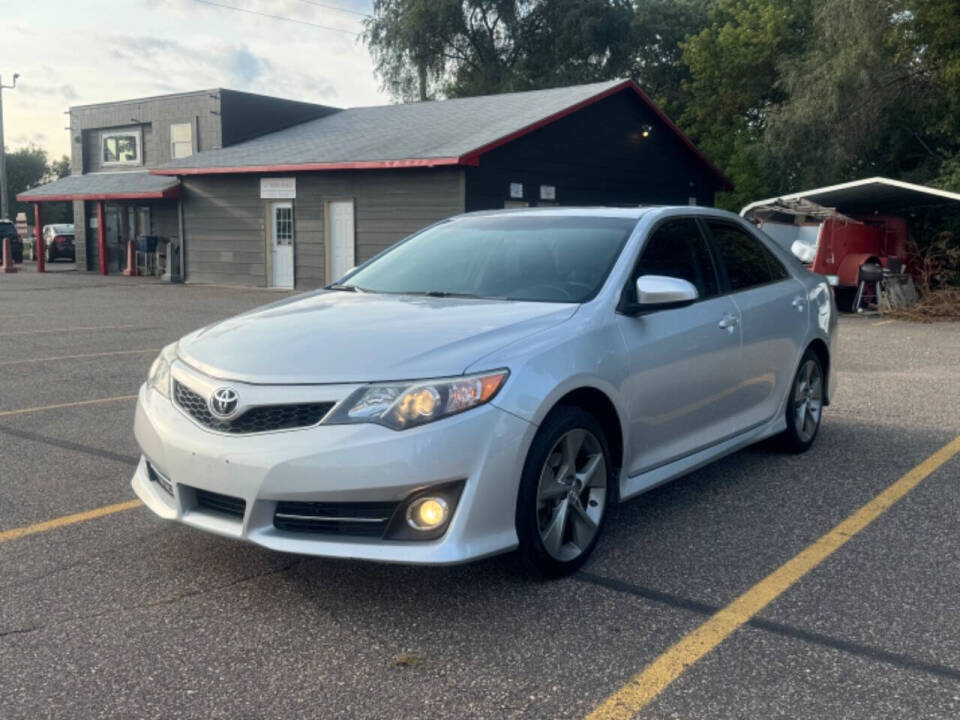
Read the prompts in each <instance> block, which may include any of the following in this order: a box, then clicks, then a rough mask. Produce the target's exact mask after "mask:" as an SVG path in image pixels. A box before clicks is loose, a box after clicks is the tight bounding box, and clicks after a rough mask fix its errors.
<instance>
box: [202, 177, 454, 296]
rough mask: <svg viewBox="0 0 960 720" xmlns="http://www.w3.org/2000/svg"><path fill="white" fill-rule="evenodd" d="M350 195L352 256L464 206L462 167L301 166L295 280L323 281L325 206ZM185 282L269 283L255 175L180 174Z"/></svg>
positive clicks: (305, 284)
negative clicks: (335, 168) (335, 169)
mask: <svg viewBox="0 0 960 720" xmlns="http://www.w3.org/2000/svg"><path fill="white" fill-rule="evenodd" d="M340 199H352V200H353V201H354V207H355V213H356V216H355V232H356V243H357V247H356V255H357V262H358V263H359V262H363V261H365V260H368V259H369V258H371V257H373V256H374V255H376V254H377V253H378V252H380V251H381V250H384V249H386V248H387V247H389V246H390V245H393V244H394V243H396V242H397V241H399V240H402V239H403V238H404V237H406V236H407V235H409V234H411V233H413V232H416V231H417V230H420V229H421V228H423V227H425V226H427V225H429V224H430V223H432V222H435V221H437V220H440V219H442V218H445V217H449V216H450V215H455V214H457V213H460V212H463V208H464V198H463V182H462V170H460V169H459V168H437V169H410V170H372V171H344V172H320V173H301V174H299V175H297V199H296V200H295V201H294V203H293V205H294V220H295V227H296V231H295V253H296V286H297V288H299V289H309V288H316V287H321V286H322V285H324V284H326V275H325V265H326V257H325V256H326V250H325V245H324V232H325V220H324V207H325V203H326V202H327V201H329V200H340ZM183 203H184V224H185V233H186V247H187V255H186V266H187V267H186V271H187V280H188V282H215V283H227V284H237V285H254V286H261V287H263V286H266V285H268V278H267V264H266V253H267V234H266V228H267V220H268V218H267V205H266V201H264V200H261V199H260V176H259V175H229V176H227V175H221V176H206V177H188V178H184V187H183Z"/></svg>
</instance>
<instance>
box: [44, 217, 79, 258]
mask: <svg viewBox="0 0 960 720" xmlns="http://www.w3.org/2000/svg"><path fill="white" fill-rule="evenodd" d="M73 239H74V228H73V224H72V223H58V224H56V225H44V226H43V243H44V245H46V247H47V262H53V261H54V260H59V259H60V258H67V259H68V260H72V261H75V260H76V259H77V256H76V249H75V248H74V245H73Z"/></svg>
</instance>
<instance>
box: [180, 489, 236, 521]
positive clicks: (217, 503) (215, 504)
mask: <svg viewBox="0 0 960 720" xmlns="http://www.w3.org/2000/svg"><path fill="white" fill-rule="evenodd" d="M193 491H194V492H195V493H196V495H197V505H198V506H199V507H202V508H205V509H207V510H213V511H215V512H219V513H223V514H224V515H233V516H234V517H239V518H242V517H243V513H244V511H245V510H246V509H247V501H246V500H244V499H243V498H238V497H233V496H232V495H221V494H220V493H215V492H210V491H209V490H201V489H200V488H194V490H193Z"/></svg>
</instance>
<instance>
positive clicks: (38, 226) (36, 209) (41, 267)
mask: <svg viewBox="0 0 960 720" xmlns="http://www.w3.org/2000/svg"><path fill="white" fill-rule="evenodd" d="M33 237H34V239H35V243H36V244H35V245H34V247H35V248H36V255H37V272H45V271H46V268H47V248H46V246H45V245H44V242H43V214H42V213H41V212H40V203H34V204H33Z"/></svg>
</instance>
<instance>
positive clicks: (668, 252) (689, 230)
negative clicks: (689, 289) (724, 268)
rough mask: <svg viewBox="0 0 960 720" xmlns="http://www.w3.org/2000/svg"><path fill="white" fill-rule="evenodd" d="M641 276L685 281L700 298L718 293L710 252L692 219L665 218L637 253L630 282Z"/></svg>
mask: <svg viewBox="0 0 960 720" xmlns="http://www.w3.org/2000/svg"><path fill="white" fill-rule="evenodd" d="M641 275H666V276H667V277H675V278H680V279H682V280H687V281H688V282H690V283H691V284H692V285H693V286H694V287H695V288H697V294H698V295H699V296H700V297H701V298H708V297H713V296H714V295H716V294H717V293H718V292H719V287H718V283H717V273H716V270H715V269H714V266H713V260H712V259H711V258H710V251H709V249H708V248H707V243H706V241H705V240H704V238H703V235H701V233H700V228H699V227H697V223H696V221H695V220H694V219H692V218H678V219H676V220H668V221H667V222H665V223H664V224H663V225H661V226H660V227H658V228H657V229H656V230H654V231H653V234H652V235H651V236H650V238H649V239H648V240H647V242H646V244H645V245H644V247H643V252H642V253H641V254H640V260H639V261H638V262H637V268H636V270H635V271H634V274H633V281H634V282H636V279H637V278H638V277H640V276H641ZM631 286H632V283H631Z"/></svg>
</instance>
